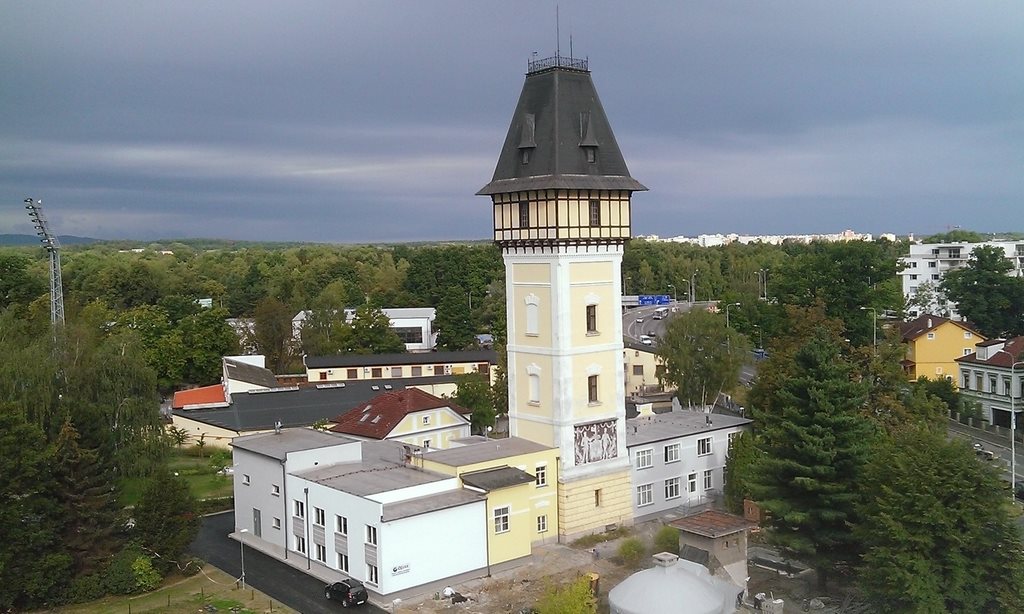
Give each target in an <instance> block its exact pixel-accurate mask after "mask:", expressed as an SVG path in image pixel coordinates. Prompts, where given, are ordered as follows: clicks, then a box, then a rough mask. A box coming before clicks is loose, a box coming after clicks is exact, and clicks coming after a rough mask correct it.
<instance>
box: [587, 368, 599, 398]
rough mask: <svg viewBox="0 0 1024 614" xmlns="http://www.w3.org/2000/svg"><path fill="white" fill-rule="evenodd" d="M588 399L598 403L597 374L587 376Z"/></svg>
mask: <svg viewBox="0 0 1024 614" xmlns="http://www.w3.org/2000/svg"><path fill="white" fill-rule="evenodd" d="M587 400H588V401H589V402H590V403H597V402H598V400H597V376H596V375H591V376H590V377H588V378H587Z"/></svg>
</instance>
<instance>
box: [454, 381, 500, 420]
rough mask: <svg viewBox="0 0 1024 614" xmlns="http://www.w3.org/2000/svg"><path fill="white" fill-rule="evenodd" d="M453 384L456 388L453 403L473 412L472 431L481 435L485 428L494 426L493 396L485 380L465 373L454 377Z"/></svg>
mask: <svg viewBox="0 0 1024 614" xmlns="http://www.w3.org/2000/svg"><path fill="white" fill-rule="evenodd" d="M455 384H456V386H458V388H457V390H456V392H455V396H454V397H453V398H454V400H455V402H456V403H458V404H459V405H461V406H462V407H465V408H466V409H471V410H473V415H472V418H471V421H472V424H473V430H474V431H475V432H477V433H482V432H483V430H484V429H486V428H487V427H489V426H494V417H495V412H494V405H493V404H492V403H493V396H492V394H491V386H490V383H489V382H488V381H487V378H486V377H484V376H483V375H482V374H479V373H465V374H462V375H456V376H455Z"/></svg>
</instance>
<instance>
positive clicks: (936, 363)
mask: <svg viewBox="0 0 1024 614" xmlns="http://www.w3.org/2000/svg"><path fill="white" fill-rule="evenodd" d="M984 340H985V337H983V336H982V335H981V334H980V333H979V332H978V331H976V330H974V328H973V327H972V326H971V325H970V324H968V323H967V322H957V321H955V320H950V319H949V318H943V317H940V316H936V315H931V314H925V315H923V316H920V317H918V318H915V319H913V320H911V321H909V322H903V323H901V324H900V341H901V342H902V343H903V345H904V347H906V357H905V358H904V360H903V362H902V365H903V371H904V372H905V373H906V374H907V379H909V380H911V381H913V380H916V379H917V378H919V377H927V378H928V379H949V380H953V379H954V378H956V375H957V366H956V359H957V358H960V357H961V356H966V355H967V354H970V353H971V352H973V351H974V346H975V344H977V343H978V342H979V341H984ZM954 383H955V382H954Z"/></svg>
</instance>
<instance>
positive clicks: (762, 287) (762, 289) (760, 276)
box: [757, 269, 768, 301]
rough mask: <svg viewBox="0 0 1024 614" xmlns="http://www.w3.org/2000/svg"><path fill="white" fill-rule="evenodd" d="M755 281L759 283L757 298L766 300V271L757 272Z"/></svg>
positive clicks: (759, 270)
mask: <svg viewBox="0 0 1024 614" xmlns="http://www.w3.org/2000/svg"><path fill="white" fill-rule="evenodd" d="M757 280H758V281H759V282H760V283H759V284H758V287H757V292H758V298H760V299H764V300H766V301H767V300H768V269H758V270H757Z"/></svg>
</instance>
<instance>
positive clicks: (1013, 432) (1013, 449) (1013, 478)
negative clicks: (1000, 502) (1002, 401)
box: [1010, 360, 1024, 498]
mask: <svg viewBox="0 0 1024 614" xmlns="http://www.w3.org/2000/svg"><path fill="white" fill-rule="evenodd" d="M1017 365H1024V360H1018V361H1017V362H1015V363H1013V364H1012V365H1010V497H1011V498H1013V497H1014V496H1015V495H1016V493H1017V407H1016V404H1015V403H1014V402H1013V383H1014V382H1013V380H1014V376H1015V375H1016V373H1017ZM1020 388H1021V387H1020V386H1019V385H1018V386H1017V389H1018V390H1020Z"/></svg>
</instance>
